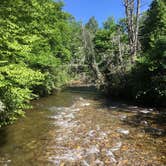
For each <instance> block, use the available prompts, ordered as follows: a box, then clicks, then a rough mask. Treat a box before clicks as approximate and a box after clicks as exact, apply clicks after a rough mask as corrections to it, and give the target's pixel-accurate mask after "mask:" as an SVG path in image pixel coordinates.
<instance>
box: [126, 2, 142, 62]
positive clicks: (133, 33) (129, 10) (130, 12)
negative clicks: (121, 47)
mask: <svg viewBox="0 0 166 166" xmlns="http://www.w3.org/2000/svg"><path fill="white" fill-rule="evenodd" d="M135 1H136V2H135ZM140 5H141V0H124V6H125V14H126V20H127V29H128V37H129V45H130V54H131V61H132V62H134V60H135V56H136V54H137V48H138V31H139V16H140ZM135 6H136V7H135ZM135 8H136V12H135Z"/></svg>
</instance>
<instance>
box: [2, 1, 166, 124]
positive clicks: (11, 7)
mask: <svg viewBox="0 0 166 166" xmlns="http://www.w3.org/2000/svg"><path fill="white" fill-rule="evenodd" d="M140 7H141V4H140V1H139V0H138V1H131V0H124V9H125V13H126V16H125V18H122V19H120V20H119V21H118V22H116V21H115V20H114V18H113V17H112V16H110V17H109V18H108V19H107V20H106V21H105V22H104V23H103V26H102V28H99V26H98V23H97V21H96V19H95V17H91V18H90V19H89V21H88V22H87V24H85V25H84V24H82V23H81V22H77V21H76V20H75V19H74V17H73V16H72V15H70V14H69V13H66V12H64V11H63V3H62V2H57V1H56V2H55V1H53V0H5V1H0V27H1V28H0V126H3V125H7V124H9V123H12V122H13V121H14V120H16V119H17V118H18V117H19V116H22V115H24V110H25V109H28V108H30V107H31V106H30V104H29V102H30V101H31V100H33V99H37V98H39V97H41V96H46V95H48V94H51V93H52V92H53V90H55V89H57V88H60V87H62V86H63V85H66V84H67V83H68V82H70V81H71V78H72V79H84V80H88V82H91V83H93V84H95V85H96V86H97V87H98V88H99V89H101V90H102V91H104V92H105V93H106V94H107V95H110V96H116V97H121V98H128V99H131V100H135V101H137V102H140V103H142V104H148V105H154V106H164V105H165V104H166V102H165V101H166V1H165V0H153V1H152V3H151V5H150V8H149V9H148V10H147V11H145V12H143V13H141V12H140ZM135 9H137V10H136V11H135Z"/></svg>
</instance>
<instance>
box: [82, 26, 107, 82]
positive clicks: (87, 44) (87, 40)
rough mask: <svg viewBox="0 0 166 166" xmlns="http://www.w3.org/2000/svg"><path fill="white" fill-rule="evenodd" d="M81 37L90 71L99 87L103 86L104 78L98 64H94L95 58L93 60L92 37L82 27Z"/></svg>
mask: <svg viewBox="0 0 166 166" xmlns="http://www.w3.org/2000/svg"><path fill="white" fill-rule="evenodd" d="M82 36H83V41H84V49H85V53H86V56H87V57H88V61H89V66H90V68H91V69H92V71H93V73H94V75H95V78H96V81H97V82H98V83H99V84H100V85H101V84H104V77H103V75H102V73H101V72H100V70H99V67H98V64H97V63H96V58H95V51H94V46H93V42H92V40H93V39H92V38H93V37H92V35H91V33H90V32H89V31H88V30H86V29H85V27H84V26H82Z"/></svg>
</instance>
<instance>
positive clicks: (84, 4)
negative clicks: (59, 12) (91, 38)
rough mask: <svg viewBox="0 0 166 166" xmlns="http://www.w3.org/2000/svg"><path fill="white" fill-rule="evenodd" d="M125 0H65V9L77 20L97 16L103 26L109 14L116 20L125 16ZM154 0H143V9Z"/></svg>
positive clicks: (83, 20) (85, 19)
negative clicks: (123, 3) (123, 2)
mask: <svg viewBox="0 0 166 166" xmlns="http://www.w3.org/2000/svg"><path fill="white" fill-rule="evenodd" d="M122 1H123V0H64V3H65V7H64V10H65V11H67V12H69V13H70V14H72V15H73V16H74V17H75V18H76V20H77V21H82V22H83V23H86V22H87V21H88V20H89V18H90V17H91V16H95V18H96V19H97V21H98V22H99V25H100V26H101V25H102V23H103V22H104V20H106V19H107V18H108V17H109V16H114V18H115V20H118V19H119V18H122V17H124V7H123V5H122ZM151 1H152V0H142V5H143V7H142V8H141V9H142V10H146V9H147V8H148V6H149V4H150V2H151Z"/></svg>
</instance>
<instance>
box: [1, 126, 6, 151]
mask: <svg viewBox="0 0 166 166" xmlns="http://www.w3.org/2000/svg"><path fill="white" fill-rule="evenodd" d="M5 144H7V132H6V128H0V148H1V147H2V146H4V145H5Z"/></svg>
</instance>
